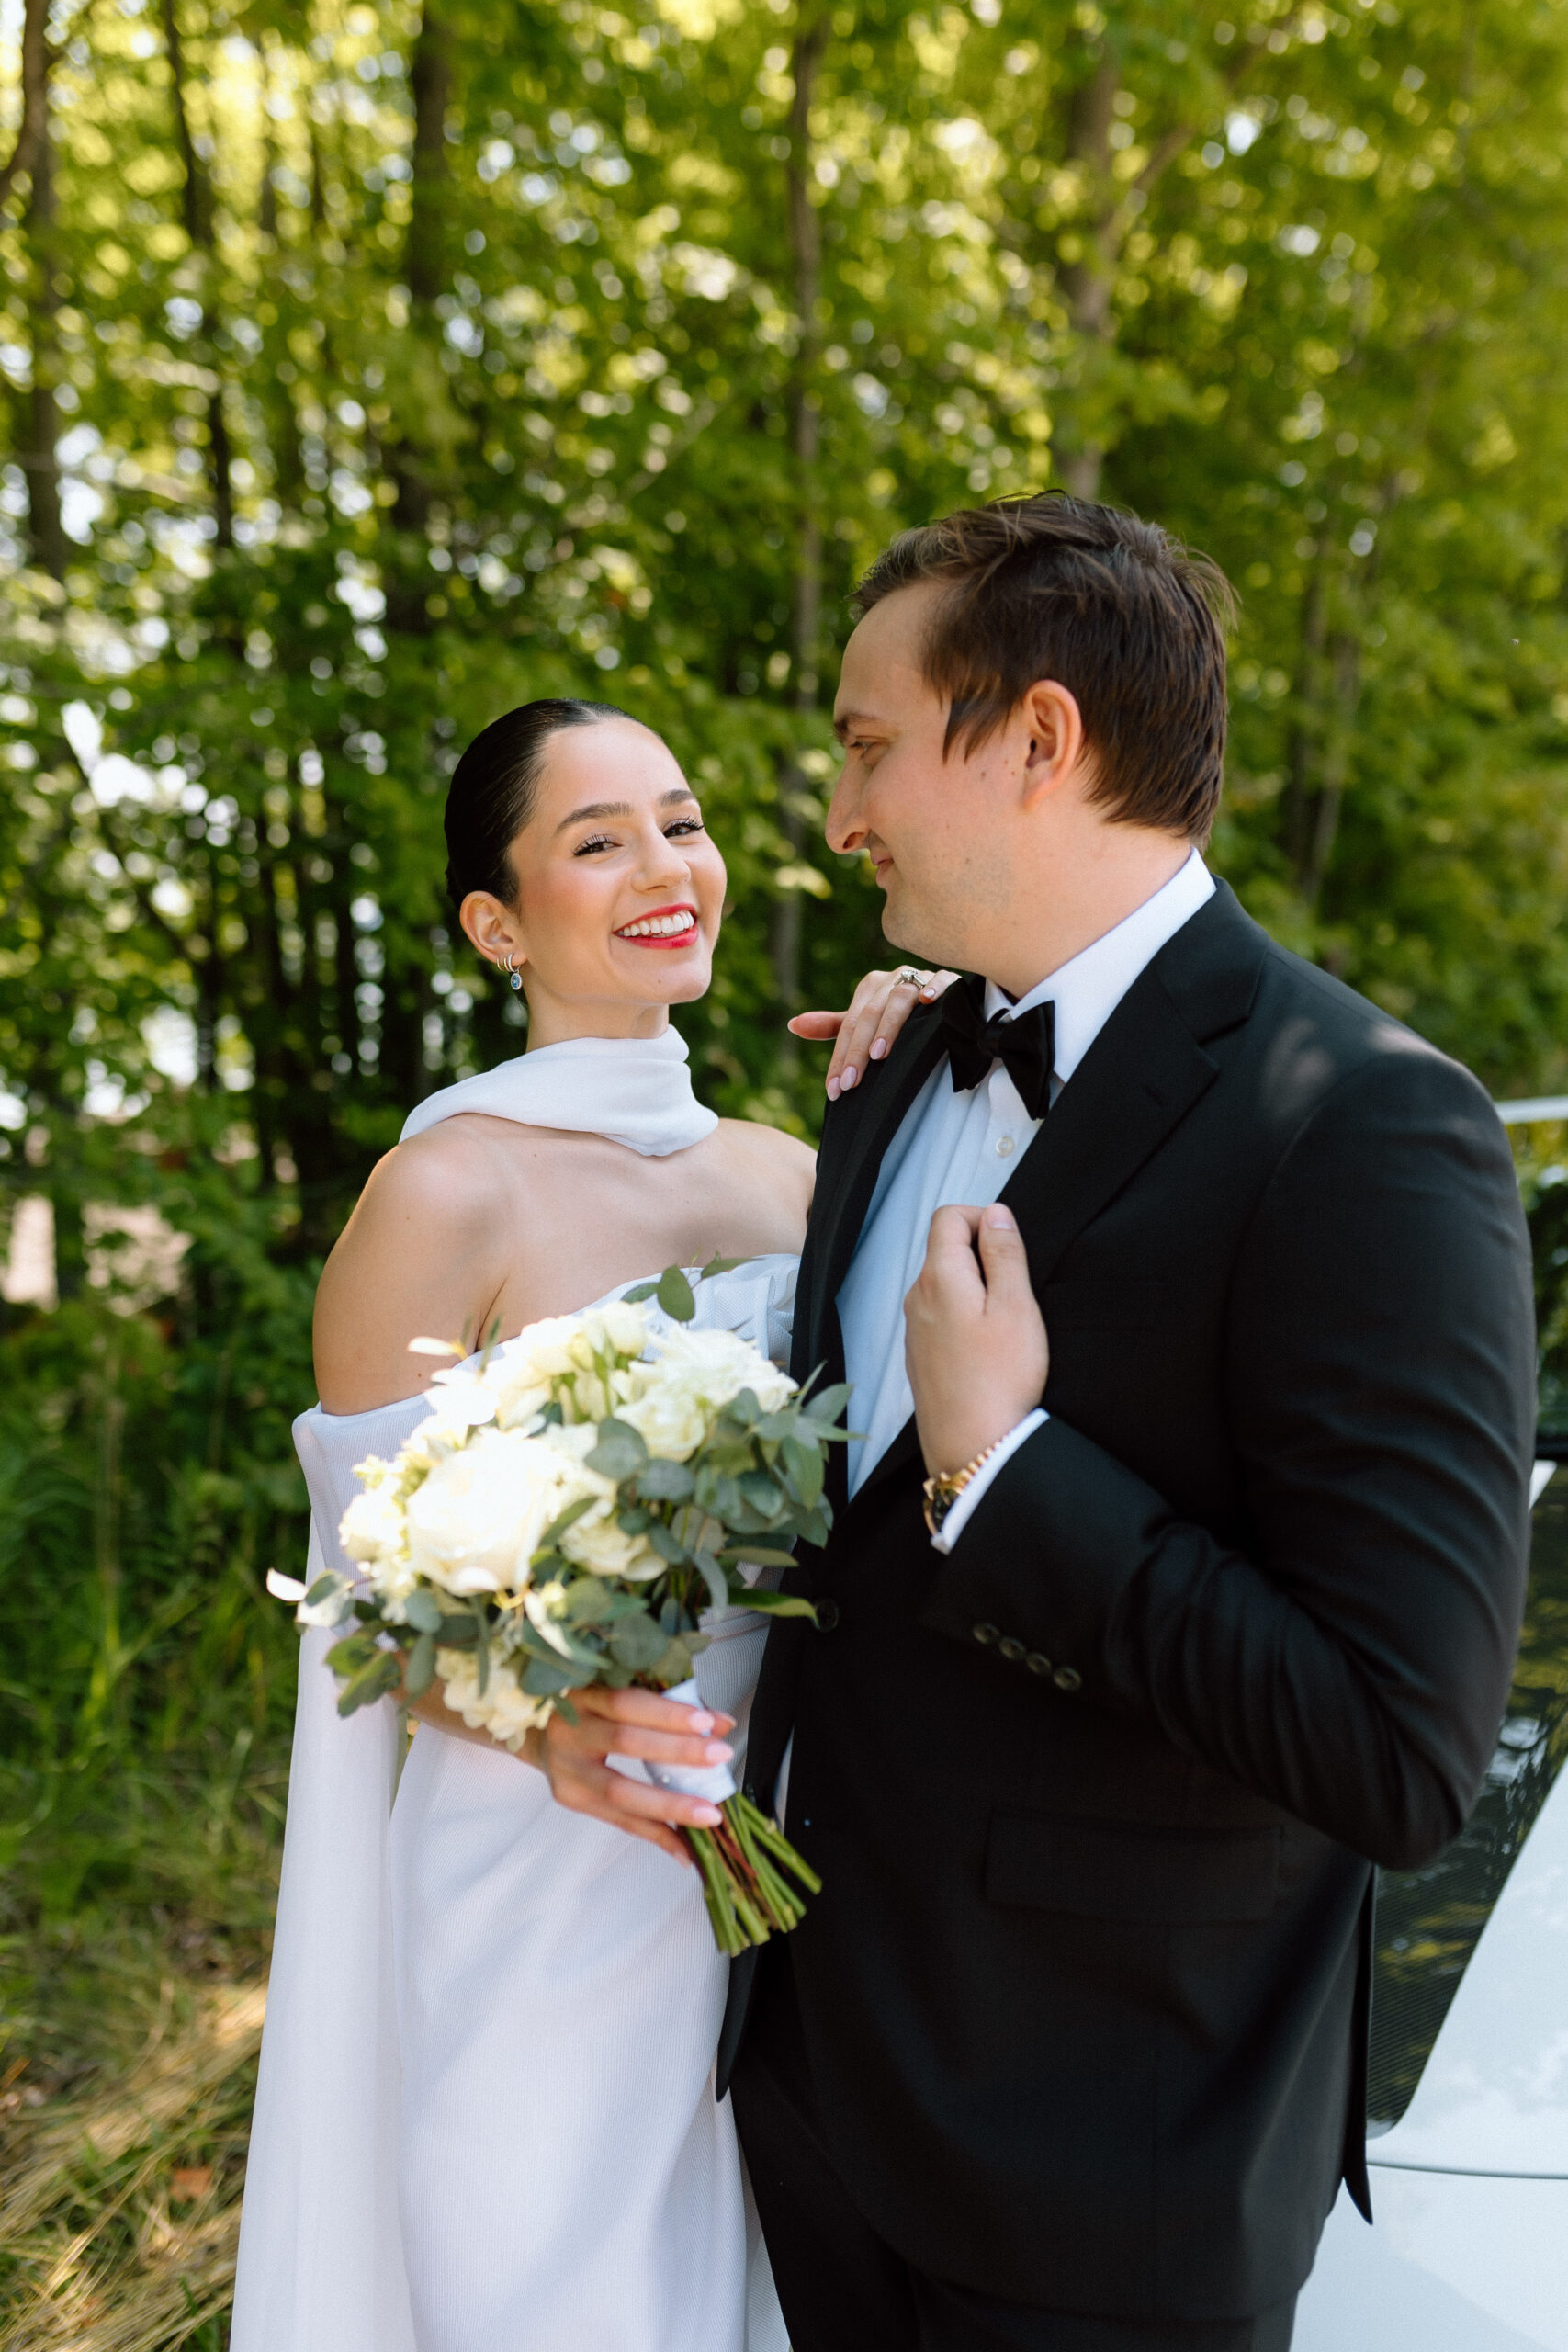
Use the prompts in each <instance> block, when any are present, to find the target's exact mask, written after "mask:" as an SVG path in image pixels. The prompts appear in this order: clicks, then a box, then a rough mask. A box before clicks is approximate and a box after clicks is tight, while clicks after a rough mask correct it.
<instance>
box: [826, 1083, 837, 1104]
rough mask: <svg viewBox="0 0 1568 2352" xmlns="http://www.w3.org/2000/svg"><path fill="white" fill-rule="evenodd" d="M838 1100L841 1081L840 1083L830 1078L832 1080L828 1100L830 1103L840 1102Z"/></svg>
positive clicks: (829, 1084) (829, 1085)
mask: <svg viewBox="0 0 1568 2352" xmlns="http://www.w3.org/2000/svg"><path fill="white" fill-rule="evenodd" d="M838 1099H839V1081H838V1080H837V1079H836V1078H830V1079H829V1080H828V1100H829V1103H836V1102H837V1101H838Z"/></svg>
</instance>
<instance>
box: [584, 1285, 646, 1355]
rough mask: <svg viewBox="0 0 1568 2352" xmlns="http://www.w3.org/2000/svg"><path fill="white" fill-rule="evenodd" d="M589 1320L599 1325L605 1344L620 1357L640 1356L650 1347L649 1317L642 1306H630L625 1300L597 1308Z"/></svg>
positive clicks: (617, 1299)
mask: <svg viewBox="0 0 1568 2352" xmlns="http://www.w3.org/2000/svg"><path fill="white" fill-rule="evenodd" d="M587 1320H588V1321H589V1322H590V1323H594V1324H597V1325H598V1327H599V1329H600V1330H601V1332H602V1333H603V1334H604V1344H606V1345H607V1346H609V1347H611V1348H613V1349H614V1350H615V1353H616V1354H617V1355H619V1356H640V1355H641V1353H642V1351H643V1350H644V1348H645V1347H646V1346H647V1345H648V1317H647V1316H646V1315H645V1314H644V1313H643V1311H642V1308H641V1307H640V1306H627V1305H626V1300H625V1299H624V1298H613V1299H611V1300H610V1302H609V1304H608V1306H599V1307H595V1308H594V1310H593V1313H592V1315H591V1316H590V1317H587Z"/></svg>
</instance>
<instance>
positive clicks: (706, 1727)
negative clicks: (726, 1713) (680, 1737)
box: [691, 1707, 713, 1736]
mask: <svg viewBox="0 0 1568 2352" xmlns="http://www.w3.org/2000/svg"><path fill="white" fill-rule="evenodd" d="M691 1723H692V1729H693V1730H694V1732H696V1733H697V1734H698V1735H699V1736H700V1735H701V1734H702V1733H704V1732H708V1731H712V1729H713V1717H712V1716H711V1715H710V1714H709V1713H708V1712H707V1709H706V1708H705V1707H694V1708H693V1710H692V1717H691Z"/></svg>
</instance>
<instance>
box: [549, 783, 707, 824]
mask: <svg viewBox="0 0 1568 2352" xmlns="http://www.w3.org/2000/svg"><path fill="white" fill-rule="evenodd" d="M696 797H697V796H696V794H695V793H694V792H693V791H692V790H691V788H690V786H687V785H683V784H682V785H678V786H676V787H675V789H674V790H673V791H672V792H667V793H666V794H665V795H664V797H663V798H662V799H661V800H660V804H659V805H660V808H661V809H668V808H669V807H670V805H671V802H672V801H676V800H694V799H695V798H696ZM636 814H637V811H636V810H635V809H633V807H632V805H631V802H630V801H629V800H590V801H589V802H588V803H587V805H586V806H585V807H584V808H581V809H573V810H572V812H571V814H570V817H563V818H562V819H561V820H560V823H559V824H558V826H557V827H556V831H557V832H558V833H564V832H565V831H566V829H567V827H568V826H569V825H581V824H585V823H586V822H587V821H588V820H589V819H590V818H596V817H633V816H635V815H636Z"/></svg>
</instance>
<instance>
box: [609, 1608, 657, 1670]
mask: <svg viewBox="0 0 1568 2352" xmlns="http://www.w3.org/2000/svg"><path fill="white" fill-rule="evenodd" d="M669 1646H670V1642H669V1636H668V1635H667V1634H665V1632H664V1630H663V1628H662V1627H661V1626H660V1625H658V1624H656V1623H654V1620H653V1619H652V1618H651V1617H650V1616H649V1614H648V1612H647V1611H646V1610H644V1611H639V1613H638V1614H637V1616H635V1617H624V1618H623V1619H622V1620H621V1622H620V1623H619V1624H618V1625H617V1626H616V1627H615V1631H614V1632H613V1633H612V1634H611V1635H610V1656H611V1657H613V1658H615V1660H616V1661H617V1663H618V1664H620V1665H622V1666H625V1667H629V1668H631V1670H632V1672H633V1673H634V1674H640V1673H642V1672H643V1671H644V1669H645V1668H648V1667H650V1666H652V1665H654V1664H655V1663H656V1661H657V1660H658V1659H660V1658H661V1657H663V1656H664V1653H665V1651H666V1650H667V1649H668V1648H669Z"/></svg>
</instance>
